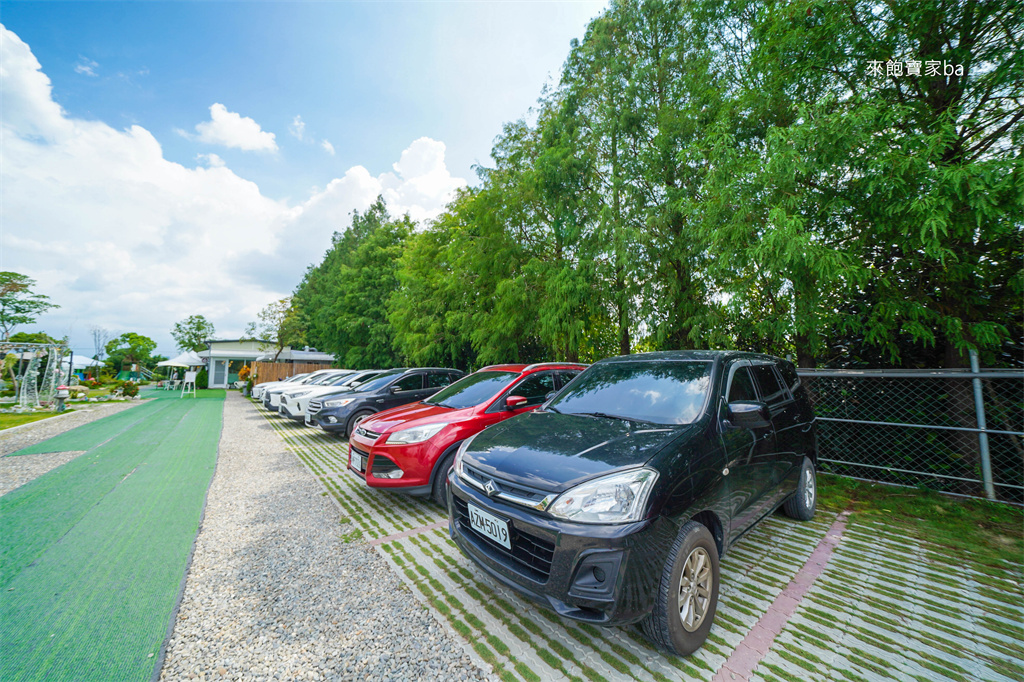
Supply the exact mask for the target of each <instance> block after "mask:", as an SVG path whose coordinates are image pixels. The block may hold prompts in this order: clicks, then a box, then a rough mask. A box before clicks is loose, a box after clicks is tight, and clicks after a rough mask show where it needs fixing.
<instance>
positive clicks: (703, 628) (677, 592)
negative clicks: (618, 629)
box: [640, 521, 719, 656]
mask: <svg viewBox="0 0 1024 682" xmlns="http://www.w3.org/2000/svg"><path fill="white" fill-rule="evenodd" d="M718 578H719V570H718V547H717V545H715V539H714V538H713V537H712V535H711V531H709V530H708V529H707V526H705V525H703V524H701V523H697V522H696V521H689V522H687V523H686V525H684V526H683V527H682V528H681V529H680V530H679V535H677V536H676V540H675V542H674V543H672V549H671V550H670V551H669V555H668V559H666V561H665V567H664V568H663V569H662V572H661V580H660V582H659V585H658V592H657V597H656V599H655V603H654V610H653V611H651V613H650V614H648V615H647V617H646V618H644V620H642V621H640V627H641V629H642V630H643V632H644V634H645V635H647V637H648V639H650V640H651V641H652V642H653V643H655V644H657V645H658V646H660V647H662V648H664V649H666V650H667V651H670V652H674V653H676V654H679V655H680V656H689V655H690V654H692V653H693V652H694V651H696V650H697V649H699V648H700V647H701V645H702V644H704V640H706V639H707V637H708V633H709V632H710V631H711V625H712V623H713V622H714V620H715V610H716V609H717V607H718Z"/></svg>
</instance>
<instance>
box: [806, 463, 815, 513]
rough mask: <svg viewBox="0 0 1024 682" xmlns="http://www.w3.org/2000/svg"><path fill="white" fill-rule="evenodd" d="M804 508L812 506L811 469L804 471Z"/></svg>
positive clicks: (812, 486)
mask: <svg viewBox="0 0 1024 682" xmlns="http://www.w3.org/2000/svg"><path fill="white" fill-rule="evenodd" d="M804 506H805V507H807V508H808V509H810V508H811V507H813V506H814V469H813V468H811V467H807V468H806V469H805V470H804Z"/></svg>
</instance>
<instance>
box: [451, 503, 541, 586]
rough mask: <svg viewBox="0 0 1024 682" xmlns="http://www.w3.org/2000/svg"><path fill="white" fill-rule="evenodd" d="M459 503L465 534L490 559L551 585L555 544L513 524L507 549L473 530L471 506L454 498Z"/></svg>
mask: <svg viewBox="0 0 1024 682" xmlns="http://www.w3.org/2000/svg"><path fill="white" fill-rule="evenodd" d="M452 500H453V502H454V503H455V521H456V523H458V524H459V530H460V531H461V532H462V534H463V535H465V536H467V537H468V538H470V539H472V540H473V544H475V545H476V546H477V548H478V549H480V550H481V551H483V552H484V553H485V554H487V555H488V556H489V557H491V558H492V559H494V560H495V561H498V562H499V563H502V564H504V565H505V566H508V567H509V568H511V569H513V570H515V571H517V572H519V573H522V574H523V575H525V576H527V577H528V578H530V579H532V580H535V581H537V582H541V583H543V582H547V579H548V576H549V575H551V559H552V557H554V555H555V545H554V543H551V542H548V541H547V540H544V539H543V538H539V537H537V536H535V535H531V534H530V533H525V532H523V531H521V530H519V529H518V528H516V527H515V526H514V525H513V524H512V523H511V522H509V528H508V530H509V543H510V544H511V545H512V549H511V551H510V550H507V549H505V548H504V547H502V546H501V545H499V544H498V543H496V542H494V541H493V540H491V539H490V538H488V537H485V536H484V535H481V534H480V533H478V532H476V531H475V530H473V527H472V526H471V525H470V523H469V505H468V504H467V502H466V501H465V500H463V499H462V498H460V497H457V496H452Z"/></svg>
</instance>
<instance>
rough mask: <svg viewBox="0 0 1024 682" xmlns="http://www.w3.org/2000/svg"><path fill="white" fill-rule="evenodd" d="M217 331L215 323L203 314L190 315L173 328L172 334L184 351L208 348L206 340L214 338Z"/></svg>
mask: <svg viewBox="0 0 1024 682" xmlns="http://www.w3.org/2000/svg"><path fill="white" fill-rule="evenodd" d="M215 332H216V329H214V326H213V323H212V322H210V321H209V320H207V319H206V318H205V317H203V316H202V315H189V316H188V317H186V318H185V319H184V320H181V321H179V322H175V323H174V327H172V328H171V336H172V337H173V338H174V342H175V343H176V344H177V346H178V350H180V351H182V352H185V351H190V350H191V351H196V352H199V351H201V350H206V340H207V339H212V338H213V335H214V333H215Z"/></svg>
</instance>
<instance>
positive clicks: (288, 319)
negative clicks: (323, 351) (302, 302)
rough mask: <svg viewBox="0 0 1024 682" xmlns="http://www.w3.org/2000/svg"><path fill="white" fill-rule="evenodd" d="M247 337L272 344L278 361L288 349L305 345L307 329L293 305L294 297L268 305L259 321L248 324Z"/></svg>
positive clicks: (262, 311)
mask: <svg viewBox="0 0 1024 682" xmlns="http://www.w3.org/2000/svg"><path fill="white" fill-rule="evenodd" d="M245 335H246V336H247V337H250V338H253V339H260V340H263V341H267V342H268V343H270V344H271V345H272V346H273V348H274V360H275V361H277V358H278V357H279V356H280V355H281V351H283V350H284V349H285V348H286V347H288V346H301V345H303V344H304V343H305V338H306V327H305V324H304V321H303V319H302V316H301V315H300V314H299V312H298V310H297V309H296V307H295V306H293V305H292V297H291V296H288V297H285V298H282V299H280V300H278V301H274V302H273V303H269V304H267V306H266V307H265V308H263V309H262V310H261V311H260V312H259V317H258V320H257V321H256V322H250V323H249V324H248V326H247V327H246V329H245Z"/></svg>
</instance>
